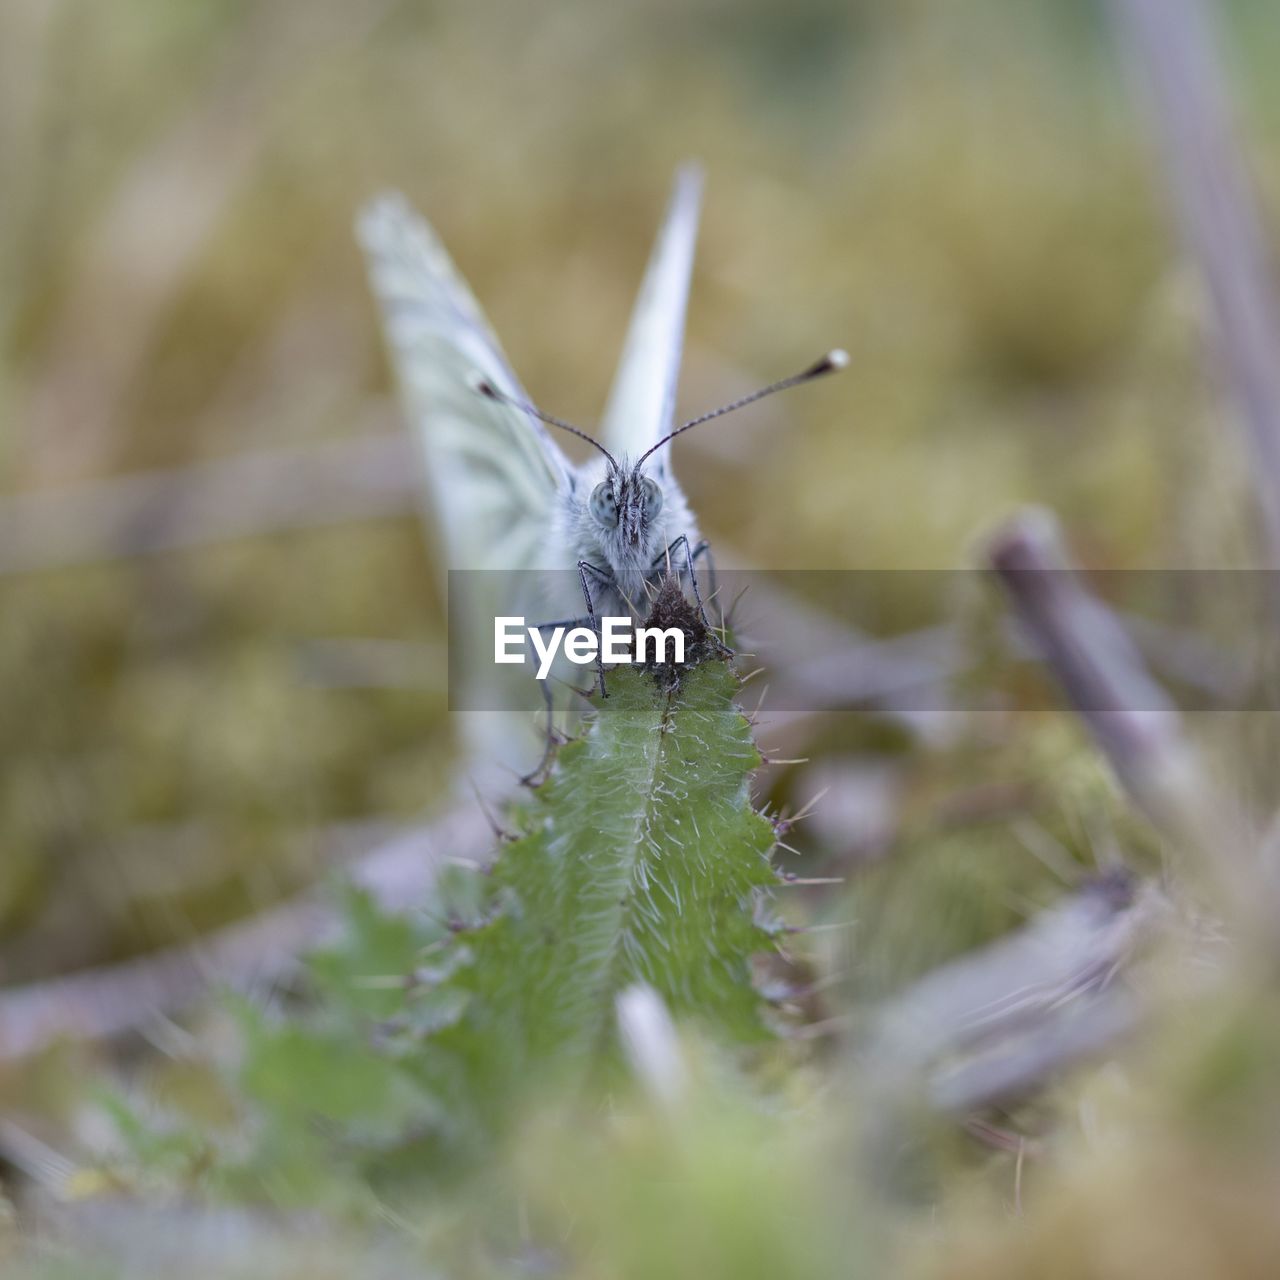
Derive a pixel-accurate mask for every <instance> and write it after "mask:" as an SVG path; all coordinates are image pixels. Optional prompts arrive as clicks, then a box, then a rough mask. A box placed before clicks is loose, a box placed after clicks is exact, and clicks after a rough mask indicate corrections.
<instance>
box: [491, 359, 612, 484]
mask: <svg viewBox="0 0 1280 1280" xmlns="http://www.w3.org/2000/svg"><path fill="white" fill-rule="evenodd" d="M472 385H473V386H474V388H475V390H476V391H478V392H479V393H480V394H481V395H482V396H484V397H485V399H486V400H496V401H497V402H498V403H499V404H509V405H511V406H512V407H513V408H516V409H523V410H524V411H525V413H529V414H532V415H533V416H534V417H535V418H537V419H538V421H539V422H545V423H546V424H547V426H549V427H559V428H560V430H561V431H568V432H570V433H571V434H572V435H575V436H577V437H578V439H579V440H585V441H586V442H587V443H588V444H590V445H594V446H595V447H596V448H597V449H599V450H600V452H601V453H603V454H604V456H605V457H606V458H608V459H609V462H610V465H611V466H612V467H613V469H614V470H615V471H617V470H618V460H617V459H616V458H615V457H614V456H613V454H611V453H610V452H609V450H608V449H606V448H605V447H604V445H602V444H601V443H600V441H599V440H597V439H596V438H595V437H594V436H589V435H587V433H586V432H585V431H583V430H582V428H581V427H575V426H574V425H573V423H572V422H565V420H564V419H563V418H556V417H553V416H552V415H551V414H549V413H543V412H542V410H541V409H539V408H538V406H537V405H535V404H530V403H529V402H528V401H527V400H521V399H519V398H518V397H517V396H509V395H507V393H506V392H505V391H499V390H498V388H497V387H495V386H494V385H493V383H492V382H490V381H489V380H488V379H487V378H477V379H476V380H475V382H474V383H473V384H472Z"/></svg>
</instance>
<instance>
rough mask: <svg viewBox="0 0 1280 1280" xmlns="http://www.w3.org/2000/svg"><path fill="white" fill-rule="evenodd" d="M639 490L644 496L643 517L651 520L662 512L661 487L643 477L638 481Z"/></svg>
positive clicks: (654, 481)
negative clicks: (645, 516)
mask: <svg viewBox="0 0 1280 1280" xmlns="http://www.w3.org/2000/svg"><path fill="white" fill-rule="evenodd" d="M640 489H641V492H642V493H643V494H644V512H645V515H647V516H649V517H650V518H652V517H653V516H656V515H657V514H658V512H659V511H661V510H662V487H661V486H660V485H659V484H658V482H657V481H656V480H652V479H650V478H649V477H648V476H644V477H642V478H641V480H640Z"/></svg>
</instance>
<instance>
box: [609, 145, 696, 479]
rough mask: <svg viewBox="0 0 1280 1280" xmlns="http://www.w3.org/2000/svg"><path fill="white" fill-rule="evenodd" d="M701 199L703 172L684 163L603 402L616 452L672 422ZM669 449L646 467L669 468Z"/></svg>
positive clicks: (642, 445) (640, 444)
mask: <svg viewBox="0 0 1280 1280" xmlns="http://www.w3.org/2000/svg"><path fill="white" fill-rule="evenodd" d="M701 202H702V172H701V170H700V169H698V168H697V166H695V165H686V166H684V167H683V168H682V169H681V170H680V172H679V173H678V174H677V175H676V183H675V190H674V191H673V193H672V196H671V203H670V204H669V205H668V207H667V214H666V217H665V218H664V219H663V223H662V228H661V230H660V231H659V232H658V239H657V243H656V244H655V245H654V248H653V254H652V256H651V257H650V259H649V266H648V269H647V270H646V272H645V277H644V282H643V284H642V285H641V286H640V296H639V297H638V298H637V299H636V305H635V310H634V311H633V312H632V315H631V327H630V329H629V330H628V331H627V340H626V343H625V345H624V346H623V349H622V359H621V360H620V361H619V364H618V372H617V375H616V376H615V378H614V382H613V389H612V390H611V391H610V393H609V403H608V407H607V408H606V409H605V414H604V422H603V427H602V435H603V437H604V443H605V445H606V447H607V448H608V449H609V451H610V452H611V453H613V454H614V455H615V456H618V457H620V456H622V455H623V454H626V455H627V456H628V457H629V458H632V459H634V458H638V457H639V456H640V454H642V453H644V452H645V450H647V449H649V448H650V447H651V446H652V445H654V444H656V443H657V442H658V441H659V440H660V439H662V437H663V436H664V435H666V434H667V433H668V432H669V431H670V430H671V428H672V425H673V418H674V415H675V404H676V381H677V379H678V378H679V376H680V355H681V352H682V350H683V348H684V317H685V306H686V303H687V301H688V297H689V277H690V275H691V274H692V272H693V250H694V244H695V241H696V240H697V235H698V211H699V207H700V205H701ZM668 453H669V446H664V447H663V448H661V449H659V450H658V451H657V452H656V453H655V454H654V455H653V457H652V458H651V459H650V460H649V463H648V464H647V466H648V468H649V470H650V471H652V472H655V473H658V474H659V475H660V476H661V477H665V476H666V475H668V474H669V472H670V468H669V466H668V461H667V455H668Z"/></svg>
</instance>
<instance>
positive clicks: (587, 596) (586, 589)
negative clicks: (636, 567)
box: [578, 560, 613, 698]
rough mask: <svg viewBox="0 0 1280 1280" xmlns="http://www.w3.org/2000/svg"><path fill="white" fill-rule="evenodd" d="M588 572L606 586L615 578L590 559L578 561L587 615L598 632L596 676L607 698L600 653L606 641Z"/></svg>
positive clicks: (593, 629) (610, 584) (601, 691)
mask: <svg viewBox="0 0 1280 1280" xmlns="http://www.w3.org/2000/svg"><path fill="white" fill-rule="evenodd" d="M588 573H592V574H594V575H595V577H596V581H597V582H601V583H603V584H604V585H605V586H606V587H608V586H612V585H613V578H612V577H611V576H610V575H609V574H608V573H606V572H605V571H604V570H603V569H599V568H597V567H596V566H595V565H593V564H592V563H591V562H590V561H589V560H579V561H578V580H579V581H580V582H581V583H582V598H583V599H584V600H585V601H586V602H587V615H588V617H589V619H590V622H591V630H592V631H594V632H595V633H596V641H597V644H596V678H597V679H598V680H599V682H600V696H601V697H602V698H607V697H608V696H609V694H608V691H607V690H606V689H605V687H604V659H603V658H602V657H601V654H600V650H601V646H602V645H603V643H604V641H603V639H602V638H601V635H600V624H599V622H597V621H596V605H595V601H594V600H593V599H592V598H591V583H590V581H589V579H588V578H587V574H588Z"/></svg>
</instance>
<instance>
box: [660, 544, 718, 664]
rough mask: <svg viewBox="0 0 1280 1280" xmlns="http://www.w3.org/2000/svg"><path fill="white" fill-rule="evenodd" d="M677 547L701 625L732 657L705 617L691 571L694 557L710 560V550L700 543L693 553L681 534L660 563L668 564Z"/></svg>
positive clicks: (705, 612) (706, 545)
mask: <svg viewBox="0 0 1280 1280" xmlns="http://www.w3.org/2000/svg"><path fill="white" fill-rule="evenodd" d="M677 547H679V548H680V549H681V550H683V552H684V569H685V571H686V572H687V573H688V575H689V585H690V586H691V587H693V599H694V603H695V604H696V605H697V606H698V614H699V616H700V617H701V618H702V625H703V626H704V627H706V629H707V631H708V632H709V633H710V634H711V638H712V639H713V640H715V642H716V644H717V645H718V646H719V647H720V649H721V650H723V652H724V653H725V654H726V655H728V656H732V654H733V650H732V649H730V648H729V646H728V645H727V644H725V643H724V641H723V640H721V639H720V638H719V636H717V635H716V632H715V628H714V627H713V626H712V625H711V619H710V618H708V617H707V607H706V605H704V604H703V603H702V592H701V591H700V590H699V589H698V575H697V574H696V573H695V572H694V569H693V561H694V558H695V557H696V556H700V555H705V556H706V557H707V559H708V560H710V558H711V549H710V546H709V544H708V543H706V542H700V543H698V548H697V550H696V551H694V550H692V549H691V548H690V546H689V539H688V537H687V536H686V535H685V534H683V533H682V534H681V535H680V536H679V537H678V538H677V539H676V540H675V541H674V542H673V543H672V544H671V545H670V546H669V547H668V548H667V551H666V555H665V556H664V557H663V561H662V563H666V564H670V562H671V556H672V553H673V552H674V551H675V550H676V548H677ZM658 567H661V565H660V564H659V565H656V566H655V568H658ZM712 570H713V572H714V564H713V566H712ZM676 574H677V576H679V574H680V570H679V569H677V570H676Z"/></svg>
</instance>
